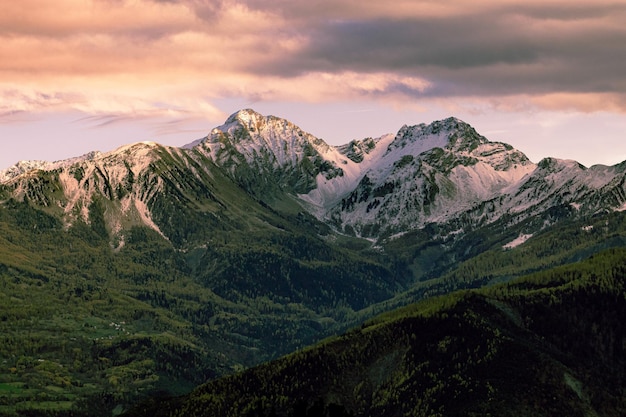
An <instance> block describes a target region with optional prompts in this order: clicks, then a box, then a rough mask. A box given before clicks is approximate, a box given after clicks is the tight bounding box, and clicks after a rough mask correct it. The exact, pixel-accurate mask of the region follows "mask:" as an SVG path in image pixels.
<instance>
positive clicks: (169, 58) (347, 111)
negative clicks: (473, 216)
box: [0, 0, 626, 169]
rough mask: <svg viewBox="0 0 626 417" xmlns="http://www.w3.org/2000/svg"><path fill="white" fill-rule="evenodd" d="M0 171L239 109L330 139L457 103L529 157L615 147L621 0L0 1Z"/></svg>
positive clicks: (161, 133)
mask: <svg viewBox="0 0 626 417" xmlns="http://www.w3.org/2000/svg"><path fill="white" fill-rule="evenodd" d="M0 5H1V9H2V13H0V169H3V168H6V167H8V166H9V165H11V164H13V163H15V162H17V161H18V160H22V159H47V160H56V159H62V158H67V157H71V156H78V155H81V154H83V153H86V152H88V151H90V150H102V151H109V150H112V149H114V148H116V147H117V146H120V145H122V144H126V143H131V142H137V141H144V140H154V141H156V142H159V143H163V144H168V145H183V144H186V143H189V142H192V141H193V140H195V139H198V138H200V137H202V136H204V135H206V133H207V132H208V131H209V130H210V129H211V128H213V127H215V126H217V125H219V124H221V123H223V122H224V120H225V119H226V118H227V117H228V115H229V114H231V113H233V112H235V111H236V110H238V109H241V108H253V109H255V110H257V111H259V112H260V113H263V114H274V115H276V116H279V117H284V118H286V119H288V120H290V121H292V122H294V123H296V124H297V125H299V126H300V127H302V128H303V129H305V130H306V131H308V132H310V133H312V134H314V135H315V136H318V137H321V138H323V139H324V140H326V141H327V142H329V143H331V144H343V143H346V142H348V141H350V140H352V139H361V138H364V137H367V136H374V137H375V136H380V135H382V134H384V133H395V132H396V131H397V130H398V129H399V128H400V127H401V126H402V125H403V124H409V125H411V124H418V123H422V122H425V123H429V122H431V121H433V120H436V119H442V118H445V117H448V116H456V117H458V118H460V119H463V120H465V121H466V122H468V123H470V124H471V125H473V126H474V127H475V128H476V129H477V130H478V132H479V133H481V134H483V135H485V136H487V137H488V138H489V139H491V140H498V141H503V142H507V143H510V144H512V145H514V146H515V147H516V148H518V149H520V150H521V151H523V152H525V153H526V154H527V155H528V156H529V157H530V158H531V160H533V161H535V162H538V161H539V159H541V158H542V157H544V156H556V157H560V158H569V159H576V160H578V161H580V162H581V163H583V164H585V165H592V164H594V163H604V164H615V163H618V162H621V161H623V160H626V140H625V139H624V132H626V25H625V24H624V23H625V22H626V1H622V0H618V1H604V0H595V1H593V2H589V1H586V2H582V1H579V0H568V1H557V0H525V1H519V0H499V1H495V0H492V1H486V0H471V1H470V0H451V1H446V0H436V1H426V0H424V1H420V0H395V1H392V2H381V1H378V0H377V1H369V0H308V1H294V0H242V1H230V0H224V1H209V0H54V1H52V0H20V1H14V0H12V1H8V0H0Z"/></svg>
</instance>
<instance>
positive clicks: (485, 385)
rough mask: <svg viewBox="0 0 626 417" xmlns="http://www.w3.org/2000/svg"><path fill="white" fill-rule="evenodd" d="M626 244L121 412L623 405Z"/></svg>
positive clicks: (572, 411)
mask: <svg viewBox="0 0 626 417" xmlns="http://www.w3.org/2000/svg"><path fill="white" fill-rule="evenodd" d="M624 317H626V250H625V249H613V250H609V251H606V252H602V253H601V254H597V255H594V256H593V257H591V258H590V259H588V260H585V261H583V262H579V263H576V264H573V265H569V266H565V267H559V268H554V269H550V270H547V271H543V272H540V273H536V274H533V275H530V276H528V277H525V278H523V279H519V280H516V281H515V282H512V283H508V284H501V285H497V286H494V287H490V288H485V289H481V290H471V291H462V292H456V293H453V294H450V295H446V296H442V297H436V298H431V299H428V300H425V301H423V302H420V303H417V304H413V305H410V306H407V307H404V308H401V309H398V310H395V311H392V312H389V313H386V314H383V315H381V316H379V317H377V318H375V319H373V320H370V321H368V322H366V323H365V324H363V325H362V326H361V327H359V328H357V329H354V330H352V331H350V332H348V333H346V334H345V335H343V336H340V337H335V338H331V339H328V340H326V341H324V342H322V343H321V344H319V345H317V346H315V347H313V348H309V349H305V350H302V351H300V352H297V353H295V354H292V355H289V356H287V357H285V358H283V359H280V360H278V361H274V362H271V363H268V364H265V365H262V366H259V367H257V368H254V369H251V370H248V371H245V372H243V373H240V374H238V375H235V376H232V377H227V378H223V379H220V380H217V381H214V382H211V383H209V384H206V385H204V386H202V387H200V388H198V389H196V390H195V391H194V392H193V393H192V394H190V395H189V396H185V397H182V398H177V399H173V400H169V401H156V402H152V403H146V404H142V405H141V406H139V407H137V408H136V409H134V410H133V411H132V412H131V413H129V414H127V415H128V416H148V415H150V416H182V415H184V416H397V415H403V416H470V415H476V416H478V415H497V416H527V415H533V416H565V415H567V416H591V415H593V416H622V415H624V414H625V413H626V327H624V325H623V318H624Z"/></svg>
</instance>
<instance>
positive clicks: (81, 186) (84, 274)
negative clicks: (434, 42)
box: [0, 109, 626, 415]
mask: <svg viewBox="0 0 626 417" xmlns="http://www.w3.org/2000/svg"><path fill="white" fill-rule="evenodd" d="M0 201H1V202H2V203H1V204H0V230H1V232H2V233H0V277H1V278H2V281H1V282H2V285H3V292H2V294H0V296H1V297H2V299H0V301H1V303H0V305H2V306H3V307H2V310H0V313H1V314H0V346H2V347H0V357H2V358H6V359H3V360H4V362H3V364H4V365H3V368H2V369H3V370H2V371H1V372H0V413H6V414H8V415H20V413H22V412H28V413H31V414H34V415H37V413H39V414H41V415H66V413H67V412H68V411H71V412H72V413H74V414H75V415H96V414H98V413H100V414H101V415H111V413H114V414H119V413H120V412H122V411H123V410H125V409H128V407H130V406H131V405H132V404H136V403H137V401H139V400H141V399H145V398H146V397H149V396H151V395H155V394H157V393H167V394H168V395H171V394H180V393H184V392H188V391H189V390H190V389H191V387H193V386H195V385H197V384H200V383H202V382H204V381H206V380H207V379H214V378H217V377H221V376H224V375H229V374H232V373H233V372H236V371H239V370H242V369H247V368H250V367H252V366H255V365H257V364H259V363H262V362H265V361H268V360H272V359H275V358H277V357H279V356H281V355H284V354H288V353H291V352H294V351H296V350H297V349H301V348H303V347H305V346H308V345H311V344H313V343H316V342H317V341H319V340H321V339H323V338H324V337H327V336H330V335H336V334H341V333H343V332H345V331H346V330H348V329H349V328H351V327H354V326H360V325H362V324H363V323H364V322H365V321H366V320H368V319H371V318H372V317H374V316H376V315H377V314H379V313H382V312H385V311H392V310H394V309H396V308H399V307H402V306H406V305H409V304H411V303H414V302H416V301H419V300H422V299H425V298H430V297H433V296H437V295H443V294H448V293H450V292H452V291H455V290H458V289H464V288H474V287H480V286H484V285H491V284H494V283H498V282H509V281H511V280H513V279H515V278H516V277H520V276H524V275H527V274H529V273H535V272H537V271H548V270H551V269H552V268H554V267H557V266H559V265H564V264H569V263H572V262H578V261H580V260H582V259H585V258H587V257H589V256H591V255H594V254H597V253H600V252H602V251H604V250H607V249H611V248H616V247H622V246H624V245H625V244H626V161H625V162H623V163H621V164H618V165H615V166H603V165H595V166H592V167H589V168H587V167H584V166H582V165H580V164H579V163H577V162H575V161H569V160H560V159H556V158H545V159H543V160H541V161H539V162H538V163H533V162H531V161H530V160H529V159H528V158H527V157H526V156H525V155H524V154H523V153H522V152H521V151H519V150H516V149H514V148H513V147H512V146H510V145H508V144H505V143H500V142H491V141H489V140H488V139H487V138H485V137H483V136H481V135H480V134H479V133H477V132H476V131H475V130H474V129H473V128H472V127H471V126H470V125H468V124H467V123H465V122H463V121H461V120H458V119H456V118H448V119H445V120H441V121H436V122H433V123H431V124H428V125H426V124H418V125H412V126H408V125H407V126H403V127H401V128H400V129H399V131H398V132H397V133H396V134H389V135H383V136H381V137H378V138H364V139H362V140H354V141H352V142H350V143H348V144H345V145H342V146H331V145H328V144H327V143H325V142H324V141H323V140H322V139H319V138H316V137H315V136H313V135H311V134H309V133H307V132H305V131H303V130H302V129H300V128H299V127H297V126H295V125H294V124H292V123H291V122H289V121H287V120H284V119H280V118H278V117H274V116H263V115H260V114H258V113H256V112H255V111H253V110H250V109H246V110H241V111H239V112H237V113H235V114H233V115H232V116H230V117H229V118H228V119H227V120H226V122H225V123H224V124H223V125H221V126H219V127H216V128H214V129H213V130H211V131H210V132H209V134H208V135H207V136H206V137H204V138H202V139H200V140H198V141H195V142H193V143H190V144H189V145H187V146H184V147H181V148H175V147H167V146H162V145H159V144H157V143H154V142H140V143H135V144H131V145H127V146H124V147H121V148H119V149H117V150H115V151H112V152H107V153H101V152H91V153H89V154H86V155H84V156H81V157H77V158H72V159H68V160H64V161H56V162H46V161H22V162H20V163H18V164H16V165H15V166H13V167H10V168H9V169H7V170H5V171H2V172H0ZM507 302H508V301H507ZM598 325H599V326H601V325H602V324H598ZM59 328H61V329H64V330H63V332H62V333H59V331H58V329H59ZM538 337H539V336H538ZM533 340H534V339H533ZM523 343H526V342H523ZM403 349H404V348H403ZM452 353H453V352H450V354H452ZM381 360H383V359H381ZM385 360H386V359H385ZM190 364H191V365H190ZM94 370H97V371H95V372H94ZM581 372H582V371H581ZM539 373H541V372H539ZM570 374H571V372H570ZM346 378H348V377H346ZM3 393H6V395H4V394H3ZM2 395H4V397H2ZM268 395H269V394H268ZM315 395H318V396H319V395H321V394H319V393H318V394H315ZM446 395H447V394H446ZM3 398H4V399H3ZM33 398H39V399H40V400H41V401H39V402H38V403H33V400H32V399H33ZM342 398H344V397H342ZM345 398H348V397H345ZM44 399H45V401H44ZM501 400H502V401H504V399H501ZM342 401H343V400H342ZM345 401H347V400H345ZM350 401H352V400H350ZM331 402H332V401H331ZM42 404H43V405H42ZM585 404H587V403H585ZM292 405H293V404H292ZM305 405H306V407H309V408H310V406H311V404H309V403H306V404H305ZM327 405H328V404H325V405H324V406H327ZM343 405H345V404H343ZM361 406H362V405H360V406H359V407H361ZM585 406H586V405H585ZM96 409H97V410H98V411H97V413H96V411H95V410H96ZM263 410H265V409H264V408H263ZM355 410H357V409H356V408H354V407H352V408H351V407H348V408H345V410H344V411H346V412H352V413H354V412H355ZM265 411H267V412H269V411H268V410H265ZM289 412H290V411H289V409H288V408H285V409H284V410H283V414H284V413H289ZM55 413H57V414H55Z"/></svg>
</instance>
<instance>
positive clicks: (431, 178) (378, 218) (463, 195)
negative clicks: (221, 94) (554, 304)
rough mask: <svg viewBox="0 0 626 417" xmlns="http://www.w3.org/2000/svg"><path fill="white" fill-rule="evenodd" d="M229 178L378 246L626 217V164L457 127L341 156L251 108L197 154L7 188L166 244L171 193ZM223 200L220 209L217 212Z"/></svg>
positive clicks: (65, 168)
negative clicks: (162, 217)
mask: <svg viewBox="0 0 626 417" xmlns="http://www.w3.org/2000/svg"><path fill="white" fill-rule="evenodd" d="M217 171H220V175H224V176H226V177H228V178H230V180H232V182H233V183H234V184H236V185H237V186H239V187H240V188H242V189H243V190H244V191H245V192H246V193H248V194H250V195H251V196H253V198H254V199H256V200H258V201H261V202H263V204H267V205H269V206H271V207H274V208H276V207H277V206H278V205H279V204H278V203H277V202H281V201H284V200H285V199H290V200H292V201H296V202H297V203H298V204H300V205H301V206H302V207H303V208H304V209H306V211H308V212H309V213H311V214H313V215H314V216H315V217H317V218H318V219H319V220H320V221H322V222H324V223H326V224H329V225H331V226H332V227H333V228H334V229H336V230H337V231H339V232H341V233H345V234H349V235H355V236H358V237H365V238H370V239H381V238H389V237H393V236H398V235H399V234H403V233H406V232H408V231H410V230H415V229H419V228H423V227H425V226H426V225H427V224H439V225H441V229H442V230H443V231H442V233H443V234H444V235H447V236H452V235H454V234H457V233H459V232H460V231H463V230H465V229H467V228H477V227H481V226H483V225H485V224H490V223H493V222H495V221H499V220H501V219H506V222H507V224H509V225H510V224H517V223H519V222H521V221H523V220H524V219H527V218H529V217H531V216H540V217H542V216H543V217H544V220H546V221H547V217H546V216H547V215H546V213H548V212H553V211H554V210H556V209H558V210H561V211H563V210H566V211H569V212H570V214H572V215H592V214H593V213H595V212H598V211H603V210H609V211H610V210H624V209H626V185H625V183H626V164H624V163H622V164H619V165H616V166H613V167H607V166H601V165H597V166H593V167H591V168H586V167H584V166H582V165H580V164H578V163H576V162H574V161H566V160H559V159H555V158H546V159H544V160H542V161H540V162H539V163H537V164H535V163H533V162H531V161H530V160H528V158H527V157H526V156H525V155H524V154H523V153H522V152H520V151H518V150H516V149H514V148H513V147H511V146H510V145H508V144H504V143H499V142H491V141H489V140H488V139H487V138H485V137H484V136H482V135H480V134H478V133H477V132H476V131H475V130H474V129H473V128H472V127H471V126H470V125H468V124H467V123H465V122H463V121H461V120H459V119H456V118H448V119H445V120H441V121H436V122H433V123H431V124H429V125H426V124H419V125H413V126H408V125H405V126H403V127H402V128H401V129H400V130H399V131H398V133H397V134H396V135H384V136H381V137H379V138H366V139H363V140H359V141H352V142H350V143H348V144H346V145H342V146H330V145H328V144H327V143H325V142H324V141H323V140H321V139H319V138H316V137H315V136H313V135H311V134H309V133H307V132H304V131H303V130H302V129H300V128H299V127H297V126H296V125H294V124H292V123H291V122H289V121H287V120H284V119H281V118H278V117H274V116H263V115H260V114H259V113H257V112H255V111H253V110H250V109H245V110H241V111H239V112H237V113H235V114H233V115H232V116H230V117H229V118H228V119H227V120H226V122H225V123H224V124H223V125H221V126H219V127H216V128H214V129H213V130H211V132H210V133H209V134H208V135H207V136H206V137H205V138H204V139H202V140H200V141H197V142H195V143H194V144H190V145H189V146H187V147H183V148H171V147H165V146H161V145H158V144H155V143H150V142H143V143H137V144H133V145H128V146H125V147H122V148H119V149H117V150H115V151H113V152H109V153H106V154H102V153H95V152H94V153H91V154H89V155H87V156H85V157H81V158H74V159H70V160H67V161H59V162H55V163H44V162H37V163H35V162H31V163H29V162H20V163H18V164H17V165H16V166H14V167H11V168H9V169H8V170H5V171H4V172H2V173H1V174H0V180H1V181H2V184H3V187H4V188H5V189H7V190H8V195H11V196H13V197H16V198H18V199H21V198H25V197H26V198H28V199H29V200H31V201H35V202H38V203H39V204H41V205H43V206H49V207H50V206H55V207H56V208H57V209H60V211H62V213H63V216H64V217H65V219H66V222H68V223H71V221H72V219H73V218H76V216H81V217H82V218H83V219H84V220H85V221H89V206H90V204H91V201H92V200H93V199H94V196H101V197H103V198H104V199H105V200H106V201H108V202H109V203H110V204H108V206H107V208H106V211H107V216H106V218H107V227H108V229H109V230H110V231H112V232H113V234H114V235H115V234H119V233H120V231H121V230H122V229H123V228H124V226H123V225H124V223H125V222H126V223H128V222H130V223H133V222H135V223H136V222H139V223H143V224H145V225H148V226H150V227H151V228H153V229H155V230H157V231H159V233H162V234H163V231H162V230H161V229H162V225H160V224H159V222H158V221H157V220H156V219H155V217H158V215H155V213H153V210H154V207H155V205H158V203H157V200H159V198H160V196H161V195H162V194H163V191H164V184H165V183H167V184H168V185H169V186H170V187H173V188H176V189H178V190H179V191H180V192H181V193H182V194H185V193H187V192H188V191H189V190H187V189H186V188H185V187H186V186H185V183H187V182H189V181H191V182H193V183H196V182H198V181H200V182H204V183H206V182H207V181H208V182H209V183H210V182H211V180H210V178H211V177H212V176H214V175H216V174H215V173H216V172H217ZM44 173H47V174H44ZM42 175H43V177H46V179H45V180H42V178H43V177H41V176H42ZM172 175H173V176H172ZM184 178H187V179H184ZM190 178H192V179H191V180H190ZM187 185H189V184H187ZM197 186H198V185H195V186H194V187H196V188H197ZM219 192H220V191H219V190H213V191H212V193H213V194H212V195H211V196H208V198H209V199H210V200H214V202H215V200H216V198H218V199H219ZM204 197H207V196H206V195H205V196H203V197H202V198H204ZM124 219H126V220H124ZM533 232H534V231H529V233H531V234H532V233H533ZM163 235H164V236H167V234H163Z"/></svg>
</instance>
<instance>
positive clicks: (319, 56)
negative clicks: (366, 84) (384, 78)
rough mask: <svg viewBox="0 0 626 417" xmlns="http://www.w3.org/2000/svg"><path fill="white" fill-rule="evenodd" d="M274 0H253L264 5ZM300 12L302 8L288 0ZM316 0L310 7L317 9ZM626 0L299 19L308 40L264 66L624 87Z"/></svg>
mask: <svg viewBox="0 0 626 417" xmlns="http://www.w3.org/2000/svg"><path fill="white" fill-rule="evenodd" d="M262 3H263V4H265V5H267V3H265V2H261V1H254V2H251V3H250V4H252V5H256V6H257V7H260V6H261V4H262ZM286 7H287V10H286V11H285V13H288V14H290V16H296V15H297V13H298V11H299V10H300V9H299V7H306V6H297V5H294V6H292V7H289V6H286ZM311 7H312V6H309V9H308V10H309V11H310V10H312V9H311ZM624 17H626V6H625V5H624V4H608V5H600V6H597V7H594V6H593V5H576V4H574V3H572V4H571V5H563V6H560V5H547V6H542V5H532V4H531V5H510V6H494V7H487V8H485V7H478V8H477V9H476V11H475V12H471V11H463V12H462V13H458V14H451V15H449V16H446V15H440V16H427V17H421V16H420V15H419V13H416V14H414V15H411V16H408V17H397V16H392V17H383V18H378V17H375V16H366V17H362V16H355V17H352V16H350V15H344V16H342V18H341V19H331V20H328V19H327V20H321V19H316V18H315V17H311V18H310V19H308V20H304V21H301V20H297V19H296V20H295V21H296V22H298V23H297V24H298V27H294V28H293V30H294V31H300V34H304V35H305V36H306V38H307V39H308V43H307V44H306V46H305V47H304V48H303V49H301V50H300V51H298V52H297V53H295V54H293V55H286V56H284V57H278V59H277V57H273V59H272V61H271V62H268V63H265V64H262V65H261V66H259V65H258V64H259V63H258V62H257V63H254V64H255V65H257V67H256V68H257V69H259V68H261V69H262V70H263V71H266V72H268V73H271V74H273V75H279V76H286V77H291V76H296V75H300V74H305V73H310V72H314V71H324V72H330V73H334V72H338V71H355V72H361V73H364V72H365V73H367V72H393V73H397V74H401V75H406V76H412V77H421V78H425V79H426V80H428V81H430V82H431V83H432V86H431V88H430V89H429V90H427V91H426V92H424V91H420V92H419V93H418V94H419V95H424V94H427V95H431V96H446V95H500V94H533V93H552V92H573V93H589V92H613V93H625V92H626V85H625V83H624V74H626V59H625V57H626V30H625V29H624V25H623V24H622V22H623V21H624Z"/></svg>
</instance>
